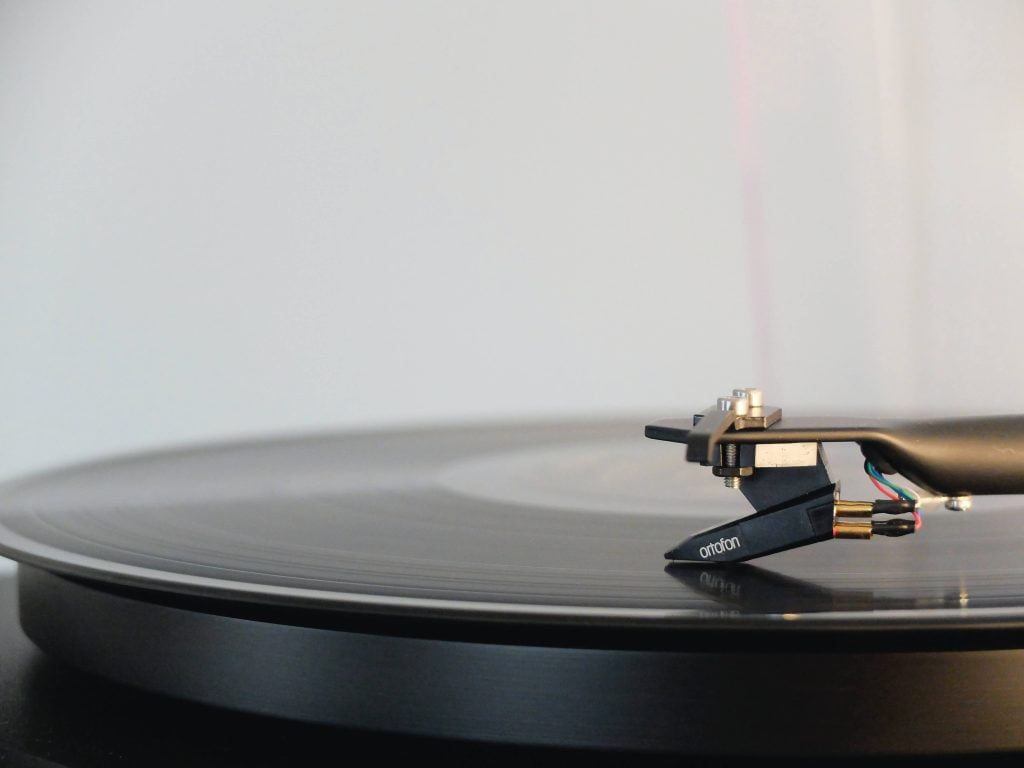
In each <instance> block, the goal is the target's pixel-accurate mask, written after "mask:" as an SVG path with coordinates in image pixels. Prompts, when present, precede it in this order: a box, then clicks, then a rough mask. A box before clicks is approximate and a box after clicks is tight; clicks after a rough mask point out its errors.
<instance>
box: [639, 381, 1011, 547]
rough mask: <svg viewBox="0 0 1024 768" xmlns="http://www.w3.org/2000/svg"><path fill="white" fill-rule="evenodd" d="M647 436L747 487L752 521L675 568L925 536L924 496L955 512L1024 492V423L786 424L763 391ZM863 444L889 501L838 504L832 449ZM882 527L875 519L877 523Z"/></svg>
mask: <svg viewBox="0 0 1024 768" xmlns="http://www.w3.org/2000/svg"><path fill="white" fill-rule="evenodd" d="M646 435H647V437H651V438H654V439H655V440H668V441H671V442H676V443H685V445H686V460H687V461H691V462H694V463H698V464H700V465H701V466H705V467H711V471H712V473H713V474H715V475H717V476H718V477H721V478H724V480H725V485H726V486H728V487H730V488H738V489H739V491H740V492H741V493H742V494H743V496H744V497H746V499H747V501H748V502H750V504H751V506H753V508H754V510H755V511H754V513H753V514H751V515H748V516H746V517H742V518H740V519H738V520H734V521H732V522H728V523H725V524H723V525H719V526H715V527H714V528H709V529H707V530H705V531H701V532H700V533H697V534H694V535H693V536H691V537H690V538H688V539H686V540H685V541H683V542H681V543H680V544H678V545H677V546H676V547H674V548H673V549H671V550H670V551H669V552H667V553H666V554H665V557H666V558H668V559H670V560H698V561H722V562H736V561H740V560H750V559H751V558H755V557H761V556H763V555H769V554H772V553H773V552H780V551H782V550H785V549H792V548H794V547H801V546H804V545H806V544H813V543H815V542H818V541H824V540H826V539H870V538H871V537H872V536H879V535H881V536H905V535H908V534H912V533H914V532H915V531H917V530H918V529H919V528H920V526H921V516H920V509H919V507H920V502H921V498H919V495H918V494H915V493H914V492H912V491H909V490H907V489H906V488H904V487H902V486H900V485H897V484H896V483H894V482H893V481H891V480H889V479H888V478H887V477H886V475H893V474H900V475H903V476H904V477H906V478H907V479H908V480H909V481H910V482H912V483H914V484H915V485H917V486H918V487H919V488H920V489H921V490H922V491H924V493H925V494H928V498H931V499H936V500H941V501H943V502H944V503H945V505H946V507H947V508H949V509H956V510H965V509H967V508H969V506H970V503H971V497H972V496H981V495H989V494H1019V493H1024V416H1021V415H1011V416H981V417H972V418H948V419H929V420H913V419H866V418H848V419H837V418H786V419H784V418H783V417H782V410H781V409H780V408H776V407H773V406H769V405H765V404H764V400H763V396H762V393H761V391H760V390H759V389H754V388H746V389H734V390H733V391H732V395H730V396H728V397H720V398H718V401H717V403H716V404H715V405H714V406H711V407H709V408H706V409H705V410H703V411H701V412H700V413H698V414H696V415H695V416H693V418H692V419H666V420H664V421H658V422H655V423H653V424H649V425H647V428H646ZM837 442H854V443H857V444H858V445H859V446H860V448H861V452H862V453H863V454H864V457H865V463H864V467H865V470H866V471H867V472H868V475H869V477H870V478H871V480H872V482H873V483H874V484H875V486H876V487H878V489H879V490H880V491H881V492H882V493H883V494H884V495H885V496H887V498H886V499H882V500H876V501H848V500H845V499H841V498H840V497H839V484H838V483H837V482H836V481H835V480H833V478H832V476H831V474H830V472H829V467H828V462H827V460H826V457H825V448H824V443H837ZM876 518H877V519H876Z"/></svg>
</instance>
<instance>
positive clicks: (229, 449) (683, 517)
mask: <svg viewBox="0 0 1024 768" xmlns="http://www.w3.org/2000/svg"><path fill="white" fill-rule="evenodd" d="M730 407H731V408H732V410H731V411H729V408H725V409H724V411H723V412H724V413H727V414H731V415H727V416H726V417H719V416H715V415H714V414H715V412H716V411H717V410H718V409H717V408H713V409H709V411H708V412H706V413H705V415H704V417H703V419H698V420H697V421H698V424H699V422H700V421H702V420H704V426H705V428H704V430H703V432H701V430H699V429H696V430H695V425H694V424H693V422H692V421H691V422H689V423H682V422H679V421H670V422H654V423H652V424H651V425H650V426H649V427H648V434H649V435H650V436H653V437H660V438H662V439H670V440H672V439H675V440H677V441H683V442H685V441H686V440H688V439H690V437H689V436H690V433H691V432H693V433H694V436H693V438H692V442H691V445H694V444H698V442H699V440H700V439H702V438H701V434H704V435H707V434H713V435H715V437H713V438H712V439H710V440H707V441H705V442H703V443H700V445H701V446H703V447H702V448H701V449H700V450H703V451H705V453H703V454H702V455H700V456H699V457H698V463H704V464H706V465H710V466H712V467H722V466H725V465H726V464H727V463H728V461H729V460H730V459H728V457H727V456H726V453H723V452H722V451H721V450H718V452H717V453H715V452H714V451H712V453H711V454H709V453H707V449H708V446H709V445H711V446H715V445H726V444H729V440H731V441H732V444H736V443H737V441H740V442H742V441H744V440H746V441H747V442H749V443H750V444H754V442H756V441H755V439H754V438H753V437H751V436H750V435H740V434H739V430H738V429H737V425H736V423H735V420H736V418H737V417H738V415H737V413H736V408H737V406H736V403H735V401H733V402H732V403H731V404H730ZM740 409H741V410H742V406H740ZM726 422H728V423H726ZM790 423H792V422H790ZM723 424H726V426H724V427H723V426H722V425H723ZM786 425H787V421H786V419H782V420H781V421H777V422H773V423H771V424H764V423H762V424H760V425H754V428H755V430H759V431H760V432H761V440H762V441H763V440H765V439H766V438H765V437H764V434H765V433H769V432H772V431H773V430H774V431H775V433H776V434H778V432H779V431H780V430H785V429H790V428H791V427H787V426H786ZM643 426H644V420H643V419H640V420H628V421H613V422H590V423H574V422H566V423H536V424H514V425H510V424H506V425H501V424H491V425H479V426H473V427H453V428H438V429H421V430H408V431H376V432H363V433H340V434H329V433H325V434H317V435H304V436H295V437H283V438H277V439H265V440H253V441H241V442H232V443H222V444H211V445H202V446H194V447H185V448H176V449H168V450H162V451H156V452H150V453H143V454H136V455H131V456H126V457H122V458H115V459H110V460H105V461H99V462H94V463H88V464H81V465H77V466H72V467H67V468H64V469H59V470H56V471H52V472H47V473H44V474H39V475H36V476H32V477H27V478H23V479H20V480H17V481H14V482H10V483H8V484H7V485H5V486H4V487H3V488H2V491H0V552H2V553H3V554H4V555H6V556H8V557H11V558H13V559H15V560H17V561H19V563H20V566H19V569H18V573H17V585H16V587H17V600H18V604H19V611H20V626H21V628H22V629H23V631H24V635H25V636H27V638H29V639H30V640H31V644H30V643H29V642H28V640H26V639H25V637H24V636H22V635H21V633H20V632H19V631H18V629H17V628H16V627H15V626H11V620H12V619H11V614H12V612H13V594H11V595H8V596H7V600H8V602H7V603H6V604H5V605H6V610H8V622H7V623H8V626H7V627H6V629H5V632H6V636H5V638H4V639H3V642H2V645H0V647H2V648H3V649H4V653H5V658H6V660H7V663H6V664H5V669H6V672H5V675H6V676H7V679H6V680H5V681H4V688H5V690H6V691H7V693H6V694H5V696H6V701H0V721H3V722H0V737H2V742H0V743H3V744H5V745H6V748H7V749H8V750H9V752H10V754H15V753H17V754H28V755H32V756H35V758H36V759H39V760H50V761H55V762H57V763H63V764H82V765H87V764H89V765H91V764H103V757H102V755H101V754H100V753H101V752H102V751H103V750H109V752H108V754H109V753H117V752H118V750H119V749H121V754H130V755H135V756H137V754H139V753H138V752H132V749H136V750H140V749H142V747H139V746H138V743H139V742H138V739H136V741H132V739H133V738H135V736H133V735H132V734H128V735H127V736H126V735H125V733H124V730H125V729H124V728H119V729H116V732H115V731H111V730H110V726H109V725H107V726H104V727H106V728H107V731H103V729H102V728H101V727H100V726H99V725H98V722H99V721H100V720H104V721H106V722H108V723H109V718H106V717H103V716H100V715H98V714H96V713H92V714H87V715H85V716H84V717H85V722H87V723H91V726H89V729H88V733H86V732H84V731H83V730H82V728H83V727H84V726H82V724H81V721H82V714H81V713H82V712H83V711H87V710H89V709H90V707H91V706H93V705H90V704H89V703H88V702H90V701H94V700H97V699H95V697H96V696H99V697H100V698H99V699H98V700H100V701H102V702H104V703H103V705H102V706H103V708H104V711H106V712H115V713H117V718H120V722H121V723H122V724H125V725H126V726H127V729H128V730H132V731H133V732H134V733H135V735H138V734H142V736H139V738H143V737H144V738H146V739H148V740H149V742H148V743H149V744H151V745H153V744H156V745H162V746H158V751H159V752H160V754H161V756H162V757H161V759H166V760H167V761H168V764H172V763H176V762H182V761H184V760H185V758H184V757H183V756H182V754H183V753H181V752H180V750H182V749H185V748H184V747H182V746H181V742H180V741H175V738H174V737H172V736H171V735H170V734H171V732H172V731H174V732H177V728H178V727H179V726H173V725H171V724H172V723H178V724H180V727H181V728H186V729H189V730H190V731H192V732H193V733H198V734H201V735H202V734H205V736H204V738H205V737H209V736H210V735H211V733H212V732H213V731H216V732H217V733H220V734H222V735H225V734H226V735H230V734H238V733H242V732H245V733H247V734H250V736H251V737H252V738H253V739H254V741H253V742H252V743H253V744H257V745H258V746H257V747H253V746H252V745H251V744H250V746H248V747H246V748H245V749H247V750H249V751H248V752H246V753H245V754H246V757H245V758H244V760H243V759H242V758H240V757H238V755H239V754H241V753H237V752H232V751H231V750H233V749H234V750H240V749H242V747H241V746H239V745H238V744H235V745H234V746H230V745H227V744H226V742H224V741H223V740H222V741H220V742H219V746H218V748H217V749H219V750H220V752H217V751H216V750H215V751H214V752H212V753H210V754H214V755H217V754H219V755H220V756H221V757H223V758H224V761H225V762H231V761H233V760H234V761H240V762H247V763H249V764H258V762H259V759H267V760H272V759H280V760H281V761H282V762H284V761H285V758H284V757H283V756H282V755H284V754H285V753H288V754H293V752H290V751H289V750H292V749H293V748H292V747H289V748H284V747H282V744H285V743H288V744H294V743H295V741H302V742H303V743H316V744H320V745H321V746H322V745H323V744H324V743H329V742H330V740H331V739H332V738H335V737H336V734H339V733H344V734H346V738H349V739H362V740H363V741H364V742H366V741H367V740H368V741H369V743H370V744H372V745H374V748H378V747H380V748H382V749H386V748H392V749H394V748H396V747H395V745H402V746H403V748H404V747H408V746H410V745H412V746H413V748H415V749H417V750H424V749H456V748H462V747H458V745H463V747H464V748H466V749H477V750H485V751H486V750H507V749H518V748H530V749H541V750H544V749H555V748H557V749H559V750H564V749H566V748H570V749H575V750H624V751H628V752H631V753H635V754H638V755H639V754H652V755H657V754H663V753H673V754H682V755H690V756H715V757H719V758H722V759H728V758H742V757H744V756H789V757H808V758H820V757H824V756H833V757H835V756H850V757H857V756H860V757H863V756H877V755H886V756H914V755H918V756H927V755H931V756H935V755H965V756H975V757H976V756H978V755H981V754H985V755H993V754H1002V753H1013V752H1016V751H1021V750H1024V634H1022V628H1024V525H1022V523H1021V520H1024V509H1022V504H1024V501H1022V500H1021V499H1020V498H1018V497H1015V496H1011V495H1006V494H1005V492H1004V491H1005V487H1002V486H1001V487H999V488H997V489H996V491H997V492H998V493H997V494H996V495H985V494H986V493H987V491H986V489H985V487H983V485H982V486H978V487H976V488H974V489H973V495H974V497H975V498H974V503H973V506H971V507H970V508H967V505H966V503H954V504H949V505H948V506H951V507H953V508H952V509H947V508H946V506H944V505H943V504H937V505H934V508H931V509H926V508H924V507H919V505H918V503H917V502H918V501H919V499H915V500H914V503H911V504H907V503H903V504H902V505H897V507H893V508H891V509H890V508H887V507H884V505H883V507H881V508H880V509H882V510H883V512H884V511H885V510H888V511H889V512H900V513H903V515H902V517H901V518H899V519H904V520H911V521H912V522H911V523H910V525H912V524H913V516H916V515H917V514H918V513H919V512H920V513H921V515H922V517H923V519H924V530H922V531H921V532H919V533H917V535H912V536H898V537H894V536H888V535H884V536H877V535H876V536H875V537H874V538H872V539H871V540H870V541H865V542H858V543H855V544H852V543H849V542H844V541H842V540H841V537H838V538H833V537H832V536H829V537H821V540H818V541H817V543H815V544H814V546H799V547H795V548H779V547H769V548H767V549H766V551H764V552H762V553H761V556H759V557H758V558H757V559H756V560H755V561H753V562H750V563H722V562H711V561H713V560H717V559H725V558H724V557H722V558H719V557H717V556H714V557H711V556H709V557H706V558H701V557H695V558H690V557H687V558H685V559H686V560H693V559H696V560H698V562H678V560H679V559H680V558H679V557H678V549H677V550H675V551H676V555H677V556H676V558H674V559H673V561H670V562H669V561H666V560H665V559H664V553H665V550H666V547H669V546H670V545H672V544H674V543H675V542H677V541H678V540H679V537H680V535H681V534H683V533H686V532H690V533H692V532H693V531H698V530H700V529H710V530H712V531H717V530H718V528H719V527H721V526H722V525H723V522H724V521H726V520H729V519H732V518H735V517H736V516H737V511H738V509H739V507H740V505H741V504H742V503H743V499H742V497H741V495H740V494H737V493H734V492H732V491H729V490H727V489H724V488H722V487H721V484H719V483H711V482H710V481H709V479H708V478H707V477H706V476H705V475H704V474H703V473H701V472H697V471H696V470H693V471H690V470H691V469H692V468H691V467H689V466H686V462H684V461H683V460H682V459H683V456H682V455H681V453H679V452H678V451H676V450H673V449H672V446H666V445H664V444H663V443H660V442H658V441H655V440H649V439H645V437H644V429H643ZM819 426H820V424H819ZM801 429H803V427H801ZM672 430H676V431H675V432H672ZM652 431H653V432H654V433H656V434H651V433H652ZM805 431H806V430H805ZM723 434H728V435H729V436H730V437H729V438H728V439H727V440H724V441H723V440H722V439H720V438H721V436H722V435H723ZM751 434H753V433H751ZM798 436H800V437H801V442H807V440H804V439H803V438H807V437H808V435H807V434H802V435H798ZM810 437H814V435H811V436H810ZM767 439H769V440H771V439H775V438H772V437H769V438H767ZM936 439H937V440H938V441H939V443H941V442H942V440H943V438H941V437H940V438H936ZM811 442H812V443H814V442H816V441H815V440H811ZM955 443H956V440H955V439H950V440H949V441H947V442H946V446H947V449H946V453H948V452H949V451H955V450H956V447H955ZM936 444H938V443H936ZM688 448H689V447H688ZM799 450H800V451H805V449H799ZM816 450H817V449H816ZM750 455H751V456H752V454H750ZM709 456H711V458H712V460H710V461H708V460H707V458H708V457H709ZM815 456H817V453H815ZM832 459H833V461H832V464H831V467H830V471H834V472H835V474H836V475H837V476H842V477H843V478H844V479H845V480H846V482H847V483H848V484H849V483H856V480H855V478H858V477H859V474H860V469H861V465H862V463H863V461H864V458H863V457H862V456H859V455H855V454H854V453H853V452H851V453H850V454H849V455H847V454H845V453H842V452H840V454H837V455H836V456H833V457H832ZM875 459H876V461H877V462H878V464H880V465H882V466H883V468H885V469H887V470H890V471H891V470H892V469H893V468H892V467H890V466H888V465H886V463H885V461H884V459H885V457H884V456H875ZM803 460H804V461H805V462H806V456H804V459H803ZM732 461H733V464H734V468H736V467H735V464H736V463H737V461H736V460H732ZM716 462H717V463H716ZM751 466H752V467H753V464H751ZM814 466H815V467H817V466H818V463H817V459H815V464H814ZM804 467H805V470H806V464H805V465H804ZM782 469H783V467H781V466H772V467H770V468H768V469H766V470H764V471H761V469H760V468H755V469H754V470H753V471H755V472H759V473H760V475H762V476H767V477H771V476H772V475H771V473H772V472H779V471H781V470H782ZM734 474H735V475H736V476H739V475H740V473H739V472H738V471H737V472H735V473H734ZM748 474H749V473H748ZM725 476H726V479H728V476H729V473H728V472H726V473H725ZM869 479H870V478H869ZM882 479H883V480H888V478H885V477H884V476H883V478H882ZM918 479H920V478H918ZM741 482H742V481H741ZM889 482H891V481H889ZM733 485H735V483H733ZM864 485H865V487H868V481H867V480H865V481H864ZM885 487H889V486H888V485H886V486H885ZM740 490H741V491H742V485H741V488H740ZM925 490H926V491H928V489H927V488H925ZM935 490H936V489H934V488H932V489H931V491H935ZM962 490H964V491H971V490H972V489H971V488H964V489H962ZM931 491H928V492H931ZM999 494H1002V495H999ZM965 495H966V493H964V494H959V493H958V494H956V495H953V496H946V497H944V498H945V501H946V502H948V501H950V500H951V499H963V498H964V496H965ZM798 496H799V494H798ZM833 496H836V494H834V493H833ZM800 498H803V497H800ZM883 501H885V500H883ZM897 501H900V502H907V499H903V498H901V497H898V498H897ZM829 503H831V504H837V503H838V502H836V501H835V500H834V499H833V498H830V502H829ZM777 507H778V505H776V506H775V507H772V506H771V505H768V506H765V507H763V508H757V506H756V505H755V515H756V514H759V513H761V512H763V511H764V510H765V509H776V508H777ZM832 509H833V514H834V513H835V510H836V509H839V507H832ZM844 509H847V508H844ZM921 510H924V511H921ZM908 515H911V516H908ZM864 519H868V520H869V522H868V525H869V527H870V525H871V523H870V514H869V515H868V516H867V518H864ZM894 519H896V518H894ZM907 525H908V524H904V526H903V527H904V528H906V527H907ZM883 530H884V529H883ZM915 530H916V528H915ZM876 533H877V531H876ZM732 535H733V534H730V537H731V536H732ZM736 535H739V536H742V535H745V534H742V533H740V534H736ZM720 539H722V535H721V534H716V536H715V540H716V541H717V540H720ZM700 546H705V545H703V544H702V545H700ZM699 548H700V547H697V550H699ZM768 550H770V551H768ZM731 551H732V550H731V549H729V548H728V545H723V547H722V552H721V553H718V554H720V555H723V556H724V554H725V553H727V552H731ZM671 553H672V552H671V551H670V554H671ZM705 553H706V554H708V555H715V553H714V552H713V551H711V550H707V549H706V550H705ZM732 559H738V558H732ZM701 560H707V561H701ZM7 587H8V588H9V589H10V590H13V589H14V585H13V583H10V580H8V582H7ZM33 644H34V646H37V647H38V648H39V649H42V651H43V652H44V653H43V654H39V653H38V652H36V651H35V650H33V647H32V646H33ZM67 681H71V682H70V683H68V682H67ZM69 685H70V686H71V688H73V689H74V690H73V691H72V690H70V689H69V688H68V686H69ZM62 686H63V687H62ZM96 691H99V692H100V693H94V692H96ZM68 701H71V702H73V704H68V703H67V702H68ZM61 702H63V704H62V703H61ZM62 706H65V707H67V706H74V707H75V710H74V711H75V712H77V713H79V714H78V715H77V716H76V717H75V718H68V717H66V715H67V714H68V711H67V710H62V709H61V707H62ZM140 712H141V713H145V714H144V715H142V716H138V713H140ZM3 713H6V715H4V714H3ZM197 713H198V714H197ZM133 717H135V718H136V719H133ZM140 719H141V721H142V724H140V721H139V720H140ZM71 721H77V722H71ZM211 722H212V723H216V725H209V723H211ZM157 723H162V725H157ZM202 723H206V725H202ZM254 724H255V725H254ZM161 729H162V730H161ZM98 733H99V734H100V735H97V734H98ZM117 733H120V734H121V738H122V739H124V738H127V739H128V741H129V742H131V743H133V744H135V745H136V746H135V747H131V748H127V747H123V744H122V746H121V747H117V746H111V744H116V743H117V738H118V736H117ZM103 734H106V735H103ZM197 738H198V737H197ZM234 738H235V737H233V736H232V737H230V738H228V741H231V740H232V739H234ZM246 738H247V739H248V738H250V737H249V736H247V737H246ZM236 740H237V739H236ZM69 743H70V744H73V745H77V747H78V748H80V749H81V750H84V754H86V757H85V758H82V759H80V760H79V761H78V762H76V759H77V758H75V757H74V755H73V754H72V753H73V752H74V749H73V748H72V747H67V746H64V747H62V746H61V744H65V745H66V744H69ZM171 744H174V745H175V746H169V745H171ZM83 745H86V746H83ZM425 745H427V746H425ZM488 745H491V746H488ZM62 750H64V751H63V752H62ZM90 750H92V751H91V752H90ZM253 750H255V751H253ZM559 754H564V753H559ZM274 756H276V757H274ZM189 759H191V758H189ZM90 760H91V761H92V762H90ZM151 762H152V763H153V764H158V762H159V761H158V760H155V759H154V760H152V761H151ZM197 764H198V762H197Z"/></svg>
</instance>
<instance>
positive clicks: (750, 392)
mask: <svg viewBox="0 0 1024 768" xmlns="http://www.w3.org/2000/svg"><path fill="white" fill-rule="evenodd" d="M732 394H733V396H734V397H745V398H746V399H747V404H748V405H749V406H750V407H751V408H760V407H762V406H763V405H764V393H762V392H761V390H760V389H758V388H757V387H743V389H734V390H733V391H732Z"/></svg>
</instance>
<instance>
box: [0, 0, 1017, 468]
mask: <svg viewBox="0 0 1024 768" xmlns="http://www.w3.org/2000/svg"><path fill="white" fill-rule="evenodd" d="M1022 40H1024V4H1021V3H1020V2H1015V1H1012V0H1008V1H1007V2H998V1H995V0H993V1H978V2H970V3H965V2H958V1H956V0H946V1H944V2H938V1H936V2H898V3H897V2H891V3H890V2H829V3H820V2H800V3H793V2H764V3H721V4H718V3H712V2H700V3H698V2H692V3H684V2H677V1H675V0H673V1H671V2H650V1H638V0H630V1H629V2H626V1H625V0H623V1H622V2H594V1H587V2H564V1H563V2H554V1H552V0H543V1H537V2H522V1H517V2H500V3H499V2H480V1H479V0H462V1H457V2H456V1H452V2H419V1H414V0H407V1H405V2H381V1H380V0H372V2H371V1H367V2H336V1H332V2H311V1H310V0H305V1H304V2H294V1H290V2H283V1H282V2H252V1H246V2H240V1H239V2H215V3H210V2H175V3H157V2H128V1H127V0H126V1H125V2H92V3H75V2H43V1H41V0H33V1H32V2H29V1H27V0H26V1H24V2H15V1H10V0H8V1H7V2H2V3H0V367H2V368H0V476H3V477H7V476H11V475H15V474H18V473H21V472H25V471H28V470H32V469H36V468H40V467H44V466H48V465H52V464H57V463H61V462H64V461H68V460H73V459H79V458H85V457H89V456H94V455H97V454H104V453H110V452H114V451H122V450H129V449H135V448H140V447H146V446H155V445H160V444H165V443H173V442H181V441H191V440H198V439H205V438H212V437H220V436H238V435H253V434H265V433H278V432H283V431H293V430H304V429H318V430H319V429H326V428H334V427H346V426H354V425H359V426H367V425H377V424H404V423H416V424H422V423H431V422H439V421H445V422H447V421H454V420H466V419H471V420H480V419H486V418H513V419H515V418H536V417H545V416H549V415H556V414H557V415H574V414H575V415H580V416H585V415H589V414H607V413H612V412H615V413H619V412H629V413H634V414H649V415H650V416H651V417H659V416H665V415H671V414H688V413H691V412H692V411H693V410H695V409H698V408H701V407H704V406H706V405H707V404H708V403H710V402H712V401H713V399H714V397H715V396H716V395H718V394H721V393H723V392H724V391H725V390H727V389H729V388H730V387H732V386H746V385H760V386H762V387H763V388H764V389H765V390H766V391H767V392H768V394H769V400H770V401H771V402H773V403H775V404H778V405H782V406H783V407H784V408H787V409H790V410H803V411H821V412H828V413H835V412H843V411H847V412H853V411H856V412H864V411H877V412H885V413H890V412H903V411H943V412H945V411H958V412H992V411H1021V410H1022V409H1024V356H1022V355H1021V351H1020V343H1019V339H1020V327H1021V318H1022V310H1021V306H1020V299H1019V297H1020V295H1021V285H1022V279H1024V260H1022V256H1024V215H1022V214H1024V205H1022V203H1024V44H1022V42H1021V41H1022Z"/></svg>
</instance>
